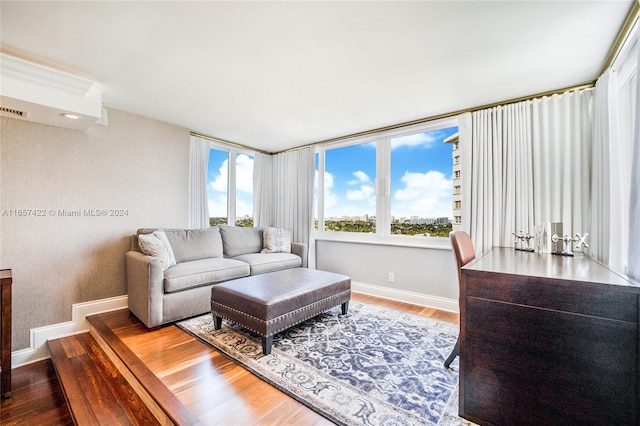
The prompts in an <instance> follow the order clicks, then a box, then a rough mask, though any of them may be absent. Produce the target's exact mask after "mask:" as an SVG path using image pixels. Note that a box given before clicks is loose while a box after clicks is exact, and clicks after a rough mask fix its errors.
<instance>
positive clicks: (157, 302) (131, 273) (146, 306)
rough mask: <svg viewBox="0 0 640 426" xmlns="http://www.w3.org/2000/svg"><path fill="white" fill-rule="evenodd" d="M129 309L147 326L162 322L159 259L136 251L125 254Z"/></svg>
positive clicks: (161, 274)
mask: <svg viewBox="0 0 640 426" xmlns="http://www.w3.org/2000/svg"><path fill="white" fill-rule="evenodd" d="M125 259H126V263H127V292H128V298H129V310H130V311H131V312H132V313H133V314H134V315H135V316H136V317H138V319H139V320H140V321H142V322H143V323H144V324H145V325H146V326H147V327H155V326H157V325H160V324H162V300H163V296H164V272H163V270H162V265H161V264H160V261H159V260H158V259H156V258H154V257H152V256H146V255H144V254H142V253H140V252H138V251H128V252H127V253H126V254H125Z"/></svg>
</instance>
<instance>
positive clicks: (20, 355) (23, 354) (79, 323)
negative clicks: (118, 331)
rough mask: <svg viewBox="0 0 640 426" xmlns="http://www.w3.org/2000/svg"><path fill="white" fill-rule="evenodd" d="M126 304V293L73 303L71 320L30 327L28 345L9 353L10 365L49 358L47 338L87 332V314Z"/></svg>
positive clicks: (119, 307) (121, 306) (17, 365)
mask: <svg viewBox="0 0 640 426" xmlns="http://www.w3.org/2000/svg"><path fill="white" fill-rule="evenodd" d="M127 306H128V297H127V296H126V295H125V296H116V297H110V298H107V299H100V300H92V301H90V302H84V303H76V304H74V305H73V306H72V307H71V321H67V322H61V323H58V324H51V325H46V326H44V327H38V328H33V329H31V332H30V336H29V341H30V345H29V347H28V348H25V349H20V350H17V351H14V352H12V353H11V367H12V368H16V367H20V366H22V365H26V364H31V363H33V362H36V361H40V360H43V359H47V358H51V353H50V352H49V348H48V347H47V340H49V339H59V338H61V337H66V336H72V335H74V334H79V333H84V332H87V331H89V322H88V321H87V319H86V317H87V316H89V315H95V314H99V313H102V312H109V311H114V310H116V309H123V308H126V307H127Z"/></svg>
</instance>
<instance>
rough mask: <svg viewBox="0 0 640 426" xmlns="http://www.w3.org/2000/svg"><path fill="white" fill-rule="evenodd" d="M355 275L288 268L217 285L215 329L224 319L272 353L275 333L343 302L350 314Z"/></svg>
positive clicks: (213, 298) (213, 302) (213, 308)
mask: <svg viewBox="0 0 640 426" xmlns="http://www.w3.org/2000/svg"><path fill="white" fill-rule="evenodd" d="M350 297H351V278H349V277H347V276H346V275H340V274H335V273H333V272H326V271H318V270H315V269H307V268H294V269H285V270H282V271H275V272H269V273H266V274H260V275H252V276H249V277H245V278H238V279H235V280H231V281H226V282H223V283H220V284H216V285H214V286H213V287H212V288H211V314H212V315H213V320H214V325H215V329H216V330H219V329H220V327H222V319H223V318H224V319H227V320H230V321H232V322H234V323H236V324H239V325H241V326H243V327H245V328H247V329H249V330H251V331H254V332H255V333H257V334H259V335H260V336H261V337H262V352H263V353H264V354H265V355H268V354H269V353H271V345H272V343H273V335H274V334H276V333H278V332H280V331H283V330H286V329H287V328H289V327H292V326H294V325H296V324H299V323H301V322H302V321H305V320H307V319H309V318H313V317H314V316H316V315H318V314H320V313H322V312H324V311H326V310H328V309H330V308H333V307H334V306H338V305H342V314H343V315H344V314H346V313H347V309H348V307H349V299H350Z"/></svg>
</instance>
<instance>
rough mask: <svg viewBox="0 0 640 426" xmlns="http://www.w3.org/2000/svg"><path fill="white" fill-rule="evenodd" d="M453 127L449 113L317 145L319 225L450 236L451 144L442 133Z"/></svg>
mask: <svg viewBox="0 0 640 426" xmlns="http://www.w3.org/2000/svg"><path fill="white" fill-rule="evenodd" d="M457 131H458V128H457V120H455V119H449V120H446V121H443V122H439V123H430V124H428V125H422V126H420V127H414V128H412V129H405V130H400V131H398V130H396V131H393V132H386V133H380V134H377V135H374V136H372V137H368V138H366V139H359V140H355V141H351V142H350V143H342V144H337V145H331V146H326V147H322V148H319V149H318V162H317V163H318V164H317V167H318V170H317V174H318V182H317V189H318V195H319V196H318V212H317V213H318V222H317V229H318V231H319V232H323V231H326V232H350V233H367V234H374V235H378V236H392V235H411V236H443V237H446V236H448V235H449V232H450V231H451V226H452V225H451V224H452V223H453V221H454V218H453V208H452V207H453V193H454V188H453V180H452V174H453V170H452V169H453V155H452V153H453V148H454V144H452V143H445V139H447V138H449V137H450V136H452V135H454V134H455V133H456V132H457ZM318 183H319V184H321V185H318ZM458 190H459V187H458Z"/></svg>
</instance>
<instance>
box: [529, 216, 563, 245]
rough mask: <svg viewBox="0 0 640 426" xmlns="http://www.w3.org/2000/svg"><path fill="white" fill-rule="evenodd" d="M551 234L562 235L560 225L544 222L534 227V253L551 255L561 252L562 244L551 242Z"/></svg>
mask: <svg viewBox="0 0 640 426" xmlns="http://www.w3.org/2000/svg"><path fill="white" fill-rule="evenodd" d="M553 234H558V235H562V223H559V222H545V223H542V224H539V225H536V226H535V239H536V244H535V247H536V251H537V252H539V253H553V252H555V251H558V252H561V251H562V243H560V244H558V243H554V242H552V241H551V236H552V235H553Z"/></svg>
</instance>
